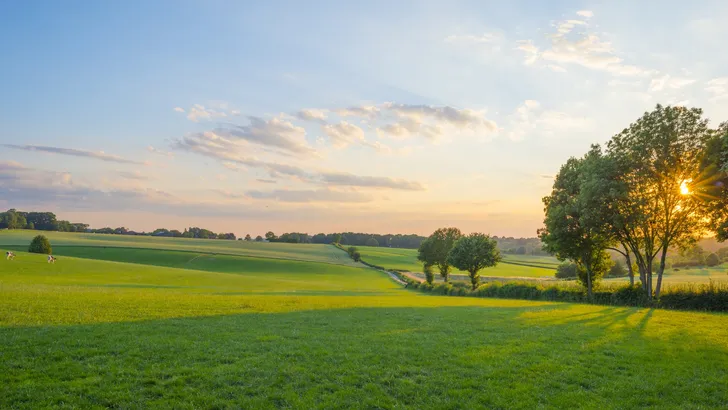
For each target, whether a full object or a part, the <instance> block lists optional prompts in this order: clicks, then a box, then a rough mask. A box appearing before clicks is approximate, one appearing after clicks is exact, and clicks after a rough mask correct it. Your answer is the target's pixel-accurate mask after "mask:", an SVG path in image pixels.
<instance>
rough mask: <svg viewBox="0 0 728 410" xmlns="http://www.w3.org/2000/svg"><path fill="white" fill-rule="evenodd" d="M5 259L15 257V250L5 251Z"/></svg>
mask: <svg viewBox="0 0 728 410" xmlns="http://www.w3.org/2000/svg"><path fill="white" fill-rule="evenodd" d="M5 259H7V260H9V261H11V260H13V259H15V252H10V251H7V252H5Z"/></svg>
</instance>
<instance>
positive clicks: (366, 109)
mask: <svg viewBox="0 0 728 410" xmlns="http://www.w3.org/2000/svg"><path fill="white" fill-rule="evenodd" d="M334 112H335V113H336V114H338V115H339V116H341V117H363V118H370V119H372V118H375V117H377V116H378V115H379V107H377V106H374V105H362V106H359V107H349V108H339V109H336V110H334Z"/></svg>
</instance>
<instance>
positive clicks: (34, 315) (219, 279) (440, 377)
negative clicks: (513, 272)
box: [0, 250, 728, 408]
mask: <svg viewBox="0 0 728 410" xmlns="http://www.w3.org/2000/svg"><path fill="white" fill-rule="evenodd" d="M89 252H92V251H89ZM105 252H106V251H105ZM140 252H143V253H140V254H139V255H138V256H139V258H140V260H142V259H143V260H144V261H147V262H155V264H157V265H163V264H170V265H174V264H177V263H178V262H179V261H178V259H177V258H178V255H177V254H178V253H180V252H177V253H175V252H159V254H158V255H156V256H155V255H154V254H153V253H149V252H150V251H148V250H146V251H140ZM151 252H155V251H151ZM113 255H114V254H112V256H113ZM115 255H116V256H115V257H121V255H122V254H121V253H120V254H115ZM127 255H128V254H127ZM86 256H94V255H93V253H89V254H87V255H86ZM142 256H143V258H142ZM105 257H106V258H109V257H110V256H109V255H108V254H107V255H106V256H105ZM203 258H204V257H201V258H198V259H197V260H195V263H196V262H197V261H198V260H199V261H200V262H199V263H200V265H198V266H195V267H197V268H200V267H202V268H205V269H206V271H199V270H189V269H176V268H168V267H160V266H145V265H140V264H127V263H119V262H106V261H95V260H88V259H74V258H71V257H64V258H62V259H59V262H58V263H57V264H56V265H49V264H47V263H45V261H44V259H43V257H42V256H40V255H29V254H24V253H19V254H18V259H17V260H15V261H5V260H2V261H0V340H2V341H3V342H2V343H3V344H2V346H3V347H2V349H0V408H5V407H11V406H14V407H18V408H40V407H49V406H51V407H73V406H76V407H85V408H88V407H95V406H96V407H104V406H106V407H110V406H117V407H118V406H119V405H121V406H122V407H146V408H150V407H174V408H193V407H205V408H210V407H243V408H275V407H286V406H290V407H295V408H317V407H318V408H367V407H368V408H373V407H378V408H392V407H410V408H473V407H500V408H534V407H554V408H556V407H557V408H574V407H578V408H629V407H655V408H658V407H659V408H690V407H694V408H695V407H710V408H716V407H725V406H726V405H728V391H726V389H725V388H724V384H725V380H726V379H728V326H726V325H728V316H726V315H720V314H701V313H688V312H671V311H661V310H647V309H629V308H611V307H603V306H588V305H571V304H563V303H545V302H528V301H515V300H487V299H475V298H455V297H437V296H427V295H422V294H418V293H414V292H408V291H406V290H403V289H401V288H399V287H398V286H396V285H393V284H392V282H391V281H389V279H387V278H386V276H385V275H384V274H382V273H380V272H377V271H375V270H371V269H361V268H348V267H343V266H335V265H330V264H324V263H301V262H296V261H280V260H271V261H270V262H271V264H272V265H270V266H265V265H266V264H265V263H262V264H260V265H258V266H257V267H256V268H253V266H252V265H250V264H247V265H244V264H246V263H247V262H246V261H248V260H249V258H235V257H230V259H231V260H227V259H223V260H222V261H223V262H221V260H220V259H217V257H215V259H210V260H206V259H203ZM234 259H240V260H239V261H238V260H234ZM256 260H257V259H256ZM238 264H239V265H238ZM305 265H311V266H306V267H305ZM239 268H240V270H238V269H239ZM327 269H332V270H331V271H328V270H327ZM217 270H220V271H222V272H218V271H217ZM225 272H228V273H225ZM229 272H236V273H234V274H233V273H229ZM626 386H628V387H626Z"/></svg>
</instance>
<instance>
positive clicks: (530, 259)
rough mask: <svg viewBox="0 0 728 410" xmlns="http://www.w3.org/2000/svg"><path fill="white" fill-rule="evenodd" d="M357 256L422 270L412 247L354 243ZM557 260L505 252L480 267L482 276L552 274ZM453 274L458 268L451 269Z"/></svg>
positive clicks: (395, 267) (378, 263) (392, 266)
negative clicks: (496, 260) (491, 264)
mask: <svg viewBox="0 0 728 410" xmlns="http://www.w3.org/2000/svg"><path fill="white" fill-rule="evenodd" d="M357 249H359V252H360V253H361V259H362V260H363V261H365V262H367V263H371V264H372V265H376V266H381V267H384V268H387V269H392V270H404V271H409V272H422V262H420V261H418V260H417V250H416V249H399V248H381V247H370V246H357ZM557 265H558V261H557V260H556V258H552V257H548V256H530V255H505V256H504V258H503V262H501V263H499V264H498V265H497V266H495V267H492V268H488V269H483V271H482V272H481V273H480V274H481V275H482V276H484V277H485V276H497V277H529V278H541V277H553V276H554V273H555V269H556V266H557ZM453 273H454V274H456V275H457V274H458V273H462V274H466V272H459V271H457V270H455V271H454V272H453Z"/></svg>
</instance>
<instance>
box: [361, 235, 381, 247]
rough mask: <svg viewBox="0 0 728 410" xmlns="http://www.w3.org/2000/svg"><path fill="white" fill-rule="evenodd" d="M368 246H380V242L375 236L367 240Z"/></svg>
mask: <svg viewBox="0 0 728 410" xmlns="http://www.w3.org/2000/svg"><path fill="white" fill-rule="evenodd" d="M364 245H366V246H379V241H377V240H376V239H375V238H374V237H373V236H372V237H371V238H369V239H367V241H366V243H365V244H364Z"/></svg>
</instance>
